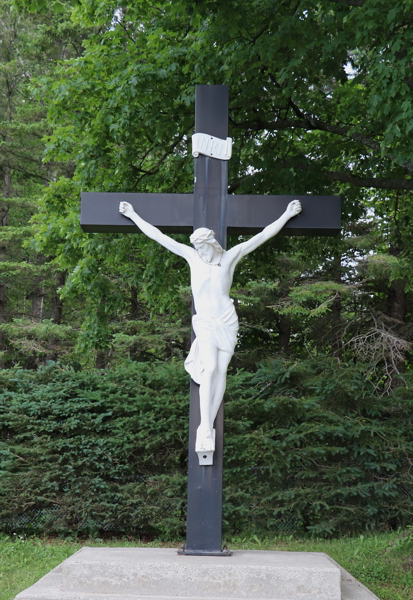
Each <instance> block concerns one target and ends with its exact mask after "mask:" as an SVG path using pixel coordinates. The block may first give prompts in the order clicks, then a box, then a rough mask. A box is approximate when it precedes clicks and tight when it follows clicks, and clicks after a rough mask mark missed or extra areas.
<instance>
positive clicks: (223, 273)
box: [191, 256, 233, 317]
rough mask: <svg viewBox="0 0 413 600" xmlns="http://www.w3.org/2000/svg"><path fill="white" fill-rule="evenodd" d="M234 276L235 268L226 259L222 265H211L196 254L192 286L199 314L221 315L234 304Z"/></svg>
mask: <svg viewBox="0 0 413 600" xmlns="http://www.w3.org/2000/svg"><path fill="white" fill-rule="evenodd" d="M232 277H233V269H231V265H230V264H228V263H226V261H225V260H223V261H222V264H221V266H218V265H209V264H206V263H205V262H203V261H202V260H201V258H199V256H196V259H195V260H194V261H193V262H192V264H191V288H192V294H193V297H194V302H195V309H196V312H197V314H199V315H201V314H205V315H206V316H209V317H220V316H221V315H222V314H223V313H225V311H226V310H228V308H229V307H230V306H232V300H231V299H230V297H229V292H230V289H231V285H232Z"/></svg>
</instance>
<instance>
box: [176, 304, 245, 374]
mask: <svg viewBox="0 0 413 600" xmlns="http://www.w3.org/2000/svg"><path fill="white" fill-rule="evenodd" d="M192 327H193V328H194V331H195V335H196V338H195V339H194V341H193V342H192V346H191V350H190V352H189V354H188V356H187V359H186V361H185V369H186V370H187V371H188V373H189V374H190V376H191V377H192V379H193V380H194V381H195V383H198V384H200V383H201V378H202V374H203V371H204V366H203V364H202V358H201V353H200V351H199V344H198V341H201V342H207V343H208V344H211V345H212V346H215V347H216V348H218V349H219V350H223V351H224V352H229V353H230V354H231V356H232V354H234V349H235V346H236V343H237V333H238V317H237V313H236V312H235V308H234V306H230V307H229V308H228V310H226V311H225V312H224V314H222V315H221V316H220V317H217V318H213V317H205V316H200V315H194V316H193V317H192Z"/></svg>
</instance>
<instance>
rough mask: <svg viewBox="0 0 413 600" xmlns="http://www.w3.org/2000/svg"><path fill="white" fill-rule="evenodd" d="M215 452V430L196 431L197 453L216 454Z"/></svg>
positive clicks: (206, 428)
mask: <svg viewBox="0 0 413 600" xmlns="http://www.w3.org/2000/svg"><path fill="white" fill-rule="evenodd" d="M214 450H215V429H209V428H208V427H202V426H201V425H200V426H199V427H198V429H197V430H196V443H195V452H214Z"/></svg>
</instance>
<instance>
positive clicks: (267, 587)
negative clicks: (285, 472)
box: [16, 548, 378, 600]
mask: <svg viewBox="0 0 413 600" xmlns="http://www.w3.org/2000/svg"><path fill="white" fill-rule="evenodd" d="M172 598H174V599H176V600H177V599H182V600H183V599H186V600H197V599H202V600H212V599H214V600H241V599H242V600H244V599H246V598H248V599H251V600H254V599H256V600H374V599H376V600H378V599H377V597H376V596H374V594H372V593H371V592H369V591H368V590H367V588H365V587H364V586H362V585H361V584H360V583H359V582H357V581H356V580H355V579H354V578H352V577H351V575H349V573H347V572H346V571H344V570H343V569H341V568H340V567H339V565H337V563H335V562H334V561H333V560H332V559H331V558H329V557H328V556H327V555H326V554H322V553H318V552H265V551H244V550H236V551H234V552H233V555H232V556H231V557H213V556H210V557H200V556H178V555H177V553H176V550H174V549H169V548H83V549H82V550H80V551H79V552H77V553H76V554H74V555H73V556H71V557H70V558H68V559H67V560H65V561H64V562H63V563H62V564H61V565H59V566H58V567H56V568H55V569H53V571H51V572H50V573H49V574H48V575H46V576H45V577H43V578H42V579H41V580H40V581H38V582H37V583H36V584H35V585H33V586H32V587H30V588H28V589H27V590H25V591H24V592H21V593H20V594H18V595H17V596H16V600H139V599H142V600H143V599H145V600H170V599H172Z"/></svg>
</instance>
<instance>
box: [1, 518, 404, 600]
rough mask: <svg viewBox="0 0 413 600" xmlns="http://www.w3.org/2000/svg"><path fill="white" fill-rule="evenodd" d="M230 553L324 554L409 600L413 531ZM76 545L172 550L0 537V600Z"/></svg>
mask: <svg viewBox="0 0 413 600" xmlns="http://www.w3.org/2000/svg"><path fill="white" fill-rule="evenodd" d="M228 545H229V546H230V548H231V549H234V550H235V549H245V550H247V549H248V550H290V551H300V552H306V551H307V552H325V553H326V554H328V555H329V556H331V557H332V558H334V559H335V560H336V561H337V562H338V563H340V564H341V565H342V566H343V567H344V568H345V569H346V570H347V571H349V572H350V573H351V574H352V575H353V576H354V577H356V578H357V579H358V580H359V581H361V582H362V583H364V585H365V586H367V587H368V588H369V589H370V590H371V591H372V592H374V593H375V594H376V595H377V596H378V597H379V598H380V599H381V600H413V529H411V530H409V531H403V532H398V533H390V534H377V535H370V536H360V537H357V538H342V539H338V540H313V539H294V538H293V537H292V536H291V537H290V538H274V539H272V540H271V539H265V540H260V539H258V538H257V537H256V536H253V537H248V538H242V537H235V538H232V539H230V540H228ZM82 546H118V547H119V546H122V547H138V546H139V547H142V546H152V547H156V546H158V547H159V546H164V547H165V546H173V547H175V548H178V546H179V543H178V542H177V543H176V544H171V543H169V544H164V543H161V542H156V541H155V542H153V543H151V544H142V543H140V542H139V541H124V540H114V541H108V542H103V541H98V540H85V541H82V542H78V541H65V540H61V539H46V538H35V537H33V538H25V537H24V536H19V535H13V536H6V535H2V534H0V600H12V599H13V598H14V597H15V595H16V594H18V593H19V592H21V591H22V590H24V589H25V588H27V587H29V586H30V585H32V584H33V583H35V582H36V581H37V580H38V579H40V578H41V577H42V576H43V575H45V574H46V573H48V572H49V571H50V570H51V569H53V568H54V567H55V566H57V565H58V564H59V563H60V562H62V561H63V560H65V559H66V558H68V557H69V556H71V555H72V554H73V553H74V552H76V551H77V550H79V549H80V548H82Z"/></svg>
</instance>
